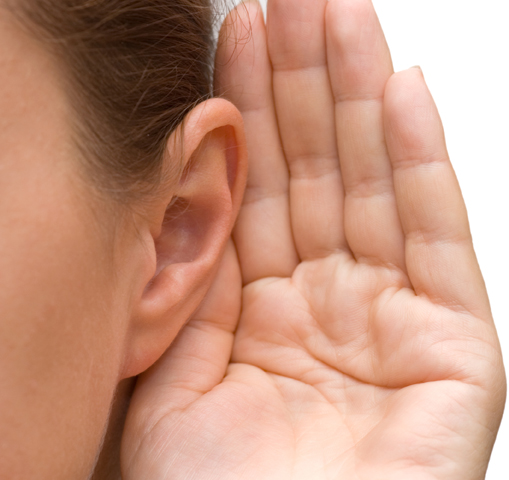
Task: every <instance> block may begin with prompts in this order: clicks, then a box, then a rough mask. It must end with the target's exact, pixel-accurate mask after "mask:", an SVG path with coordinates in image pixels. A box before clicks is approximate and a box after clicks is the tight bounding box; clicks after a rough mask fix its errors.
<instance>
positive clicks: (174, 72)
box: [14, 0, 214, 201]
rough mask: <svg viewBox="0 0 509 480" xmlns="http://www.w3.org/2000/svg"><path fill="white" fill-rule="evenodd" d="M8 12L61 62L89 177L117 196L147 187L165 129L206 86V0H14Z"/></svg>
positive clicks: (210, 30) (209, 40)
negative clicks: (13, 6) (20, 21)
mask: <svg viewBox="0 0 509 480" xmlns="http://www.w3.org/2000/svg"><path fill="white" fill-rule="evenodd" d="M14 12H15V13H16V14H17V16H18V17H19V18H21V20H22V22H23V24H24V25H26V26H28V27H29V28H30V30H31V31H32V32H35V34H36V35H37V36H38V37H39V38H40V39H42V40H43V41H44V42H45V43H46V44H47V45H49V47H50V49H51V51H52V52H53V53H54V54H55V55H56V56H57V60H59V64H60V65H61V66H62V71H63V73H64V74H65V79H66V81H67V84H68V95H69V99H70V103H71V106H72V107H73V109H74V111H75V113H76V115H75V117H76V122H75V123H76V125H75V129H76V138H75V141H76V145H77V146H78V147H79V150H80V152H81V153H82V155H80V156H81V157H82V158H83V159H85V160H86V161H85V162H84V164H85V165H86V166H87V168H88V173H90V174H91V175H92V176H93V177H94V181H95V183H96V184H97V185H98V186H99V187H100V188H101V189H102V190H106V191H107V192H108V193H110V194H113V196H114V197H116V198H117V199H121V200H122V201H126V200H129V199H130V198H132V196H133V195H134V196H139V195H140V193H147V191H152V190H153V187H154V185H157V179H158V178H159V176H160V174H161V164H162V163H161V159H162V155H163V151H164V148H165V145H166V141H167V139H168V136H169V135H170V133H172V132H173V131H174V130H175V129H176V128H177V127H178V125H179V124H181V122H182V120H183V119H184V117H185V115H186V114H187V113H188V112H189V111H190V110H191V109H192V108H193V107H194V106H195V105H196V104H197V103H198V102H200V101H202V100H204V99H206V98H208V97H209V96H211V92H212V64H213V50H214V39H213V37H214V14H213V11H212V6H211V3H210V0H22V1H21V2H16V7H15V8H14ZM57 63H58V62H57ZM178 163H179V162H178V160H176V162H175V168H176V171H177V170H179V166H178ZM174 173H175V172H174Z"/></svg>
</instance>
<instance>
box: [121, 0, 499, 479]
mask: <svg viewBox="0 0 509 480" xmlns="http://www.w3.org/2000/svg"><path fill="white" fill-rule="evenodd" d="M227 25H228V28H223V32H222V36H221V39H220V44H219V51H218V58H217V75H216V86H217V89H218V91H219V93H220V94H221V95H222V96H224V97H225V98H228V99H229V100H231V101H232V102H233V103H235V104H236V105H237V107H238V108H239V109H240V110H241V112H242V114H243V117H244V121H245V127H246V134H247V141H248V150H249V154H250V163H251V167H250V174H249V179H248V185H247V191H246V195H245V200H244V205H243V209H242V211H241V214H240V217H239V220H238V222H237V226H236V229H235V232H234V242H235V245H233V243H231V244H230V245H229V247H228V250H227V252H226V254H225V259H224V262H223V266H222V268H221V270H220V272H219V274H218V277H217V279H216V282H215V284H214V286H213V288H212V290H211V292H210V294H209V296H208V298H207V299H206V302H205V303H204V305H203V306H202V308H201V309H200V311H199V312H198V313H197V314H196V315H195V317H194V318H193V319H192V320H191V321H190V322H189V324H188V325H187V326H186V327H185V328H184V330H183V331H182V332H181V334H180V335H179V337H178V338H177V340H176V341H175V343H174V344H173V345H172V347H171V348H170V349H169V350H168V352H167V353H166V354H165V356H164V357H163V358H162V359H161V360H160V361H159V362H158V363H157V364H156V365H155V366H154V367H153V368H152V369H151V370H149V371H148V372H147V373H145V374H144V375H143V376H142V377H141V378H140V380H139V383H138V386H137V389H136V392H135V395H134V398H133V403H132V407H131V410H130V414H129V417H128V421H127V425H126V433H125V436H124V445H123V471H124V476H125V478H126V479H131V478H132V479H136V480H142V479H151V480H157V479H163V478H164V479H170V478H171V479H186V480H187V479H221V480H227V479H281V480H283V479H292V480H293V479H317V480H319V479H347V480H357V479H359V480H361V479H362V480H382V479H383V480H399V479H405V480H408V479H412V480H421V479H422V480H424V479H426V480H428V479H441V480H445V479H461V480H467V479H472V480H473V479H481V478H483V477H484V473H485V471H486V466H487V463H488V460H489V455H490V452H491V448H492V445H493V441H494V439H495V435H496V431H497V429H498V425H499V422H500V416H501V411H502V408H503V407H502V406H503V402H504V394H505V377H504V372H503V367H502V360H501V354H500V349H499V345H498V340H497V335H496V331H495V328H494V325H493V320H492V318H491V313H490V307H489V302H488V298H487V295H486V291H485V287H484V284H483V280H482V276H481V273H480V271H479V267H478V265H477V262H476V258H475V254H474V251H473V247H472V241H471V237H470V233H469V227H468V220H467V215H466V211H465V207H464V204H463V201H462V198H461V192H460V189H459V186H458V184H457V181H456V178H455V175H454V172H453V169H452V167H451V165H450V162H449V160H448V156H447V151H446V147H445V140H444V137H443V132H442V126H441V123H440V119H439V116H438V113H437V111H436V108H435V105H434V103H433V100H432V98H431V96H430V94H429V92H428V90H427V88H426V86H425V83H424V79H423V76H422V73H421V71H420V70H419V69H410V70H409V71H406V72H402V73H399V74H394V73H393V71H392V64H391V59H390V54H389V50H388V48H387V45H386V43H385V39H384V36H383V33H382V30H381V28H380V25H379V23H378V20H377V17H376V14H375V12H374V10H373V7H372V5H371V2H370V1H369V0H331V1H330V2H327V0H319V1H316V0H270V2H269V11H268V20H267V32H266V30H265V25H264V22H263V15H262V13H261V11H260V9H259V6H258V5H257V4H256V3H247V4H244V5H242V6H240V7H238V8H237V9H236V10H235V11H234V12H233V13H231V14H230V17H229V19H228V20H227ZM236 253H237V254H238V259H239V261H240V262H237V255H236ZM239 263H240V268H239ZM241 285H243V288H242V309H241V301H240V296H241ZM239 316H240V320H239Z"/></svg>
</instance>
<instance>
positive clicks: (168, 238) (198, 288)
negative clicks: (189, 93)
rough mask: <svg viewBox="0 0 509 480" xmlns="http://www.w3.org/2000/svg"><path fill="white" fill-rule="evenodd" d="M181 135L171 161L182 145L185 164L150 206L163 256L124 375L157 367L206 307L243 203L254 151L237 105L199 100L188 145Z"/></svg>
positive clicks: (138, 314)
mask: <svg viewBox="0 0 509 480" xmlns="http://www.w3.org/2000/svg"><path fill="white" fill-rule="evenodd" d="M174 140H176V139H175V138H173V139H172V138H170V140H169V142H168V144H169V145H172V144H173V145H174V148H175V149H176V150H175V149H172V151H169V152H168V155H167V158H166V159H165V161H167V162H170V161H172V159H174V158H175V156H174V155H172V153H175V151H182V150H183V151H184V156H185V158H184V160H185V163H186V166H185V169H184V173H183V175H182V178H181V180H180V182H179V184H178V185H177V186H174V188H172V189H171V192H170V191H169V195H167V196H166V198H165V199H164V200H162V203H161V204H159V205H153V206H150V207H149V208H151V209H152V210H153V212H152V213H153V214H154V215H155V217H156V218H157V219H158V220H157V222H158V228H156V229H152V231H153V232H156V233H153V235H152V236H151V237H149V238H152V242H153V244H152V245H151V246H150V248H151V249H154V250H155V254H156V258H157V261H156V267H155V273H154V276H153V277H152V279H150V281H149V282H148V283H147V284H146V286H145V289H144V291H143V292H140V296H139V301H137V304H136V308H135V311H134V312H133V317H132V323H131V329H130V332H129V334H128V345H127V346H126V359H125V367H124V374H123V376H124V377H128V376H133V375H137V374H138V373H140V372H142V371H143V370H145V369H147V368H148V367H149V366H150V365H152V364H153V363H154V362H155V361H156V360H157V359H158V358H159V357H160V356H161V355H162V354H163V352H164V351H165V350H166V349H167V348H168V346H169V345H170V343H171V342H172V341H173V339H174V338H175V337H176V335H177V333H178V332H179V330H180V329H181V328H182V326H183V325H184V324H185V322H186V321H187V319H188V318H189V317H190V316H191V315H192V313H193V312H194V311H195V310H196V308H197V307H198V306H199V304H200V302H201V300H202V299H203V297H204V296H205V293H206V292H207V289H208V287H209V286H210V284H211V282H212V279H213V276H214V274H215V272H216V270H217V267H218V265H219V263H220V260H221V258H222V253H223V250H224V247H225V245H226V242H227V240H228V238H229V236H230V233H231V229H232V228H233V224H234V222H235V219H236V216H237V213H238V210H239V208H240V204H241V201H242V195H243V191H244V185H245V179H246V173H247V158H246V156H247V154H246V147H245V141H244V133H243V125H242V119H241V116H240V113H239V112H238V110H237V109H236V108H235V107H234V106H233V105H231V104H230V103H229V102H227V101H225V100H220V99H212V100H208V101H206V102H204V103H203V104H200V105H199V106H198V107H196V108H195V109H194V110H193V111H192V112H191V113H190V115H189V116H188V118H187V119H186V122H185V124H184V133H183V142H184V144H183V145H179V144H178V143H177V142H176V141H175V142H174ZM181 146H182V147H183V149H182V148H181ZM173 161H174V160H173ZM149 216H150V215H149ZM152 218H154V217H152ZM152 225H153V224H152ZM147 228H148V227H147Z"/></svg>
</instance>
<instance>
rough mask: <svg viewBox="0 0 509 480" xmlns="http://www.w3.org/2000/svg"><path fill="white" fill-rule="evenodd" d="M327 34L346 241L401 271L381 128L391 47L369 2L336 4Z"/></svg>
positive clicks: (399, 235) (365, 256)
mask: <svg viewBox="0 0 509 480" xmlns="http://www.w3.org/2000/svg"><path fill="white" fill-rule="evenodd" d="M326 28H327V54H328V62H329V73H330V78H331V85H332V91H333V94H334V99H335V105H336V109H335V110H336V132H337V139H338V150H339V158H340V161H341V171H342V175H343V184H344V187H345V194H346V198H345V231H346V238H347V240H348V244H349V246H350V249H351V250H352V252H353V254H354V256H355V257H356V258H357V260H361V259H362V260H367V261H369V262H375V263H382V264H389V265H395V266H397V267H398V268H400V269H404V265H405V263H404V237H403V232H402V230H401V225H400V222H399V218H398V212H397V207H396V198H395V195H394V188H393V182H392V167H391V163H390V159H389V156H388V153H387V148H386V144H385V136H384V135H385V134H384V127H383V95H384V90H385V85H386V83H387V80H388V79H389V78H390V76H391V74H392V73H393V67H392V61H391V56H390V52H389V48H388V46H387V43H386V41H385V37H384V34H383V31H382V28H381V26H380V23H379V21H378V18H377V15H376V13H375V10H374V8H373V5H372V3H371V0H331V1H330V2H329V4H328V6H327V14H326Z"/></svg>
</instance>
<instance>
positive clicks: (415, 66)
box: [411, 65, 422, 72]
mask: <svg viewBox="0 0 509 480" xmlns="http://www.w3.org/2000/svg"><path fill="white" fill-rule="evenodd" d="M411 68H417V69H419V70H420V71H421V72H422V68H421V66H420V65H414V66H413V67H411Z"/></svg>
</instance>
